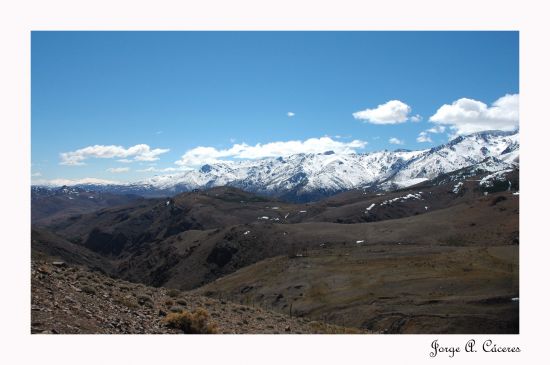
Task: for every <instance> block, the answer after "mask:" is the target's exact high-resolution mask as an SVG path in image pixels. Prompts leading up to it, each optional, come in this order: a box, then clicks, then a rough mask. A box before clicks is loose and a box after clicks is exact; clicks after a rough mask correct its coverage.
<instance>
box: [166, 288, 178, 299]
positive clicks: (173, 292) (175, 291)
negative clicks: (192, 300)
mask: <svg viewBox="0 0 550 365" xmlns="http://www.w3.org/2000/svg"><path fill="white" fill-rule="evenodd" d="M166 294H168V296H169V297H172V298H176V297H178V296H179V295H180V291H179V290H178V289H170V290H168V292H166Z"/></svg>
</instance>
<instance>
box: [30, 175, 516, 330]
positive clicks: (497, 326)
mask: <svg viewBox="0 0 550 365" xmlns="http://www.w3.org/2000/svg"><path fill="white" fill-rule="evenodd" d="M500 171H501V172H498V173H494V172H493V171H491V170H484V171H482V170H480V169H479V168H478V167H474V168H472V167H465V168H461V169H457V170H454V171H450V172H446V173H441V174H438V175H437V176H436V177H434V178H433V179H428V180H424V181H421V182H420V183H418V184H415V185H412V186H409V187H404V188H400V189H388V190H379V189H374V190H373V189H368V188H356V189H348V190H346V191H343V192H341V193H338V194H333V195H331V196H329V197H327V198H323V199H321V200H313V201H308V202H296V201H290V200H287V199H283V198H282V197H274V196H268V195H257V194H256V193H254V192H247V191H244V190H241V189H238V188H235V187H231V186H224V187H212V188H208V189H204V190H196V191H191V192H185V193H181V194H176V195H172V196H165V197H157V198H141V197H139V198H134V197H133V196H131V197H130V198H129V199H128V198H124V199H125V200H123V201H115V203H114V204H112V205H111V204H107V203H105V204H107V206H105V207H101V208H99V209H95V210H91V211H90V210H88V208H86V209H80V208H79V210H78V212H76V211H74V210H66V209H60V210H59V211H58V212H55V213H53V215H55V217H56V218H55V219H48V218H47V217H41V218H40V220H37V221H36V222H34V224H33V226H32V244H31V248H32V260H33V268H34V269H33V270H35V271H36V270H37V269H36V268H37V267H38V266H40V265H46V266H47V267H48V266H49V265H51V264H52V262H54V261H56V262H57V261H59V262H62V263H63V269H62V270H61V269H59V268H55V270H53V272H57V273H58V274H59V275H58V277H57V279H56V280H57V281H56V284H55V285H57V287H58V288H61V287H63V290H73V289H67V285H69V286H70V287H71V288H72V287H77V288H78V287H79V286H78V285H76V284H75V280H77V279H76V276H75V275H77V274H75V273H76V272H80V271H81V270H83V271H86V272H89V273H90V274H89V275H92V276H93V277H94V278H96V279H95V280H92V281H93V282H96V281H97V283H99V284H100V288H102V289H99V290H97V289H96V290H95V291H96V294H97V293H98V292H101V293H102V294H101V295H96V294H86V293H84V294H83V293H81V292H73V293H72V294H71V297H73V296H78V297H79V298H80V299H75V300H76V302H78V303H80V305H81V306H82V305H84V304H83V303H88V304H86V305H90V306H92V307H94V308H96V307H97V308H103V309H101V310H104V311H111V309H108V308H114V307H113V305H115V306H116V303H115V304H113V302H112V301H113V300H114V299H113V295H114V294H115V292H113V291H112V290H109V288H107V287H106V286H105V285H104V284H101V283H104V282H113V281H116V282H119V281H124V282H126V283H128V284H121V285H125V286H128V285H130V286H132V287H135V288H139V290H138V289H136V290H138V291H139V292H140V293H141V292H144V291H145V292H148V293H149V294H148V295H149V296H150V297H153V298H154V299H152V300H151V301H152V302H153V304H152V308H153V309H151V308H150V307H146V308H142V307H143V305H142V304H139V303H138V305H137V307H135V308H134V309H136V308H137V309H136V311H137V312H138V313H139V315H140V316H145V317H147V318H148V319H147V320H146V321H147V323H149V325H148V326H149V327H147V326H141V327H139V326H138V325H135V323H134V322H132V323H134V324H132V325H130V324H127V325H125V326H126V327H120V328H123V329H122V330H120V331H118V332H117V330H115V328H114V327H110V326H108V325H105V323H103V322H102V319H101V318H103V319H105V318H106V317H107V316H99V318H95V317H94V318H92V319H90V321H91V322H90V321H89V322H86V324H82V325H80V326H79V325H78V324H74V323H73V324H70V326H73V327H74V326H76V328H78V330H76V329H74V328H73V329H71V327H68V326H64V327H63V326H61V327H59V326H58V327H56V329H55V330H56V331H57V332H61V333H93V332H95V331H99V332H101V333H104V332H108V333H166V332H170V331H172V332H178V331H174V330H173V329H170V328H169V327H167V326H166V324H163V323H165V322H163V318H164V317H163V316H162V315H159V313H161V314H162V313H164V315H166V313H168V312H170V306H168V307H167V306H166V305H165V304H162V303H163V302H164V301H167V300H168V301H169V299H167V298H166V293H167V291H169V290H174V291H177V292H178V293H182V294H181V295H183V296H186V297H189V298H199V299H197V300H198V304H197V305H196V306H193V308H199V307H204V303H215V304H212V306H214V307H216V308H217V309H216V311H215V312H214V313H216V316H217V317H216V318H212V320H213V321H214V322H215V323H217V326H218V327H219V328H222V329H223V330H222V331H221V332H223V333H275V332H277V333H288V332H289V331H291V332H292V333H294V328H300V329H299V330H296V332H300V333H327V332H329V333H354V332H357V333H518V331H519V169H518V168H517V167H516V168H509V169H505V170H500ZM80 189H83V191H88V194H93V193H91V192H92V191H93V190H86V188H85V187H81V188H80ZM61 193H62V192H59V194H57V193H56V194H53V196H55V199H60V198H59V195H62V194H61ZM48 194H51V192H50V193H48ZM73 194H74V193H73ZM79 194H82V195H85V193H83V192H79ZM109 194H113V195H116V194H117V193H116V192H112V193H109ZM41 199H42V200H36V199H33V209H35V204H38V203H37V202H40V203H39V204H44V203H43V201H47V199H48V198H47V197H43V198H41ZM50 199H53V198H50ZM54 205H55V204H54ZM65 265H67V266H65ZM50 271H52V270H50ZM33 272H34V271H33ZM69 274H70V275H69ZM86 275H88V274H86ZM50 279H51V275H38V274H37V275H36V276H35V277H33V288H32V289H33V303H34V304H35V305H36V306H39V307H40V306H46V308H49V306H50V305H51V304H52V303H45V302H44V301H48V300H51V299H47V298H48V297H47V296H44V295H43V293H44V290H46V289H45V287H46V286H47V285H50V286H51V285H52V283H51V282H48V280H50ZM90 280H91V279H90ZM90 280H87V281H88V282H89V281H90ZM79 285H80V284H79ZM94 285H95V284H94ZM107 286H108V285H107ZM104 289H105V290H107V291H106V292H103V291H102V290H104ZM48 290H49V291H52V289H51V287H50V289H47V291H48ZM59 290H61V289H59ZM131 292H132V290H130V292H129V295H132V294H131ZM54 293H55V291H54ZM53 295H54V296H55V294H53ZM136 295H138V294H136ZM132 297H135V295H133V296H132ZM107 302H108V303H107ZM57 303H58V307H59V306H61V308H60V309H59V308H58V307H55V308H58V309H55V308H53V309H52V308H49V309H50V310H54V311H58V310H62V311H63V306H65V305H69V303H65V304H59V302H57ZM102 303H103V304H102ZM106 303H107V304H106ZM222 303H223V304H222ZM84 306H85V305H84ZM233 306H236V307H237V308H238V307H239V306H242V307H243V308H247V309H244V310H245V311H247V310H256V309H257V310H260V311H263V312H262V313H264V314H262V316H263V317H264V318H269V320H266V321H264V322H266V323H267V322H269V323H271V324H269V325H270V326H271V327H267V325H265V326H262V325H261V324H258V323H256V322H258V321H254V323H255V324H254V325H253V326H247V325H246V324H244V323H243V322H242V320H235V319H234V318H233V319H231V318H232V317H231V318H230V317H229V316H228V317H227V318H226V317H225V314H223V313H222V312H221V308H233ZM117 308H118V307H117ZM65 309H67V308H65ZM138 309H139V310H138ZM207 309H208V308H207ZM67 310H69V311H71V309H67ZM88 310H90V309H88ZM117 310H118V309H117ZM182 310H184V308H183V309H182ZM189 310H191V309H189ZM144 311H145V312H144ZM36 312H37V313H35V312H33V322H34V321H35V318H34V317H36V322H38V323H43V319H42V317H40V316H39V315H38V314H39V313H38V312H40V311H38V310H37V311H36ZM124 313H126V314H125V316H129V317H128V318H129V319H128V321H134V320H135V318H134V319H132V320H131V318H132V313H128V312H124ZM211 314H213V313H211ZM59 315H61V314H59ZM136 315H137V314H136ZM55 316H57V314H56V315H55ZM145 317H144V318H145ZM70 318H71V317H70V316H64V315H63V316H62V318H61V319H59V321H61V322H63V321H67V324H69V323H68V321H70V320H71V319H70ZM273 318H275V319H277V318H283V319H284V321H283V320H281V321H283V322H284V323H287V322H288V323H290V322H292V323H294V324H292V325H290V324H285V326H283V327H281V326H275V325H274V324H273V323H274V322H272V321H271V320H272V319H273ZM275 319H273V320H275ZM144 320H145V319H144ZM247 321H248V323H251V322H252V320H250V318H249V319H247ZM285 321H286V322H285ZM296 321H298V322H296ZM259 322H262V321H261V320H260V321H259ZM310 322H313V323H314V325H313V327H311V326H310V325H309V324H308V323H310ZM128 323H129V322H128ZM238 323H241V324H238ZM281 323H282V322H281ZM296 323H298V324H296ZM105 326H107V327H105ZM151 326H152V327H151ZM288 326H290V328H292V330H288V331H285V329H286V328H287V327H288ZM300 326H301V327H300ZM304 326H305V327H304ZM331 326H332V327H331ZM46 327H47V326H42V327H40V328H39V326H37V327H36V328H37V329H36V331H35V332H36V333H39V332H41V331H50V330H51V329H48V328H46ZM252 327H253V328H252ZM306 327H307V328H306ZM100 328H101V329H100ZM120 328H119V329H120Z"/></svg>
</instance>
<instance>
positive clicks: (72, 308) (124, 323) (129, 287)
mask: <svg viewBox="0 0 550 365" xmlns="http://www.w3.org/2000/svg"><path fill="white" fill-rule="evenodd" d="M31 291H32V303H31V333H42V334H57V333H73V334H83V333H90V334H98V333H104V334H105V333H113V334H114V333H124V334H139V333H142V334H145V333H146V334H162V333H172V334H175V333H184V332H183V331H182V330H180V329H176V328H171V326H170V324H169V323H170V322H169V321H167V318H169V316H170V313H182V312H190V313H193V312H194V311H196V310H197V309H198V308H202V309H204V313H206V318H207V321H208V323H209V324H210V325H211V326H212V328H215V333H222V334H223V333H228V334H230V333H249V334H250V333H271V334H273V333H287V334H288V333H365V332H364V331H360V330H357V329H352V328H343V327H339V326H334V325H329V324H325V323H322V322H315V321H309V320H307V319H305V318H294V317H289V316H286V315H283V314H280V313H276V312H272V311H269V310H265V309H262V308H254V307H250V306H244V305H240V304H237V303H232V302H228V301H225V300H218V299H212V298H207V297H203V296H200V295H196V294H191V293H183V292H179V291H177V290H168V289H165V288H152V287H147V286H144V285H141V284H135V283H129V282H125V281H121V280H115V279H112V278H108V277H106V276H103V275H101V274H99V273H97V272H91V271H89V270H87V269H85V268H82V267H78V266H67V265H66V264H65V263H63V262H58V261H51V260H50V259H47V258H45V257H43V258H41V259H38V260H33V262H32V265H31ZM202 309H201V310H202Z"/></svg>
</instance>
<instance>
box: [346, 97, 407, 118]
mask: <svg viewBox="0 0 550 365" xmlns="http://www.w3.org/2000/svg"><path fill="white" fill-rule="evenodd" d="M410 112H411V107H410V106H408V105H407V104H405V103H403V102H402V101H399V100H390V101H388V102H387V103H385V104H380V105H378V106H377V107H376V108H374V109H365V110H361V111H358V112H355V113H353V117H354V118H355V119H360V120H363V121H365V122H369V123H372V124H397V123H404V122H406V121H407V119H408V118H409V113H410Z"/></svg>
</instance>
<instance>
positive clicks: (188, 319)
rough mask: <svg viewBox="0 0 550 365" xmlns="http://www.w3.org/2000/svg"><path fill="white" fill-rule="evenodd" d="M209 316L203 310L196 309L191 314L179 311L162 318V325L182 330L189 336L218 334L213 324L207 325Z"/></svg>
mask: <svg viewBox="0 0 550 365" xmlns="http://www.w3.org/2000/svg"><path fill="white" fill-rule="evenodd" d="M209 319H210V315H209V314H208V311H207V310H206V309H204V308H197V309H195V310H194V311H193V312H189V311H181V312H179V313H169V314H168V315H167V316H166V317H165V318H164V320H163V321H164V323H165V324H166V326H168V327H170V328H175V329H179V330H182V331H183V332H184V333H190V334H213V333H218V329H217V326H216V324H215V323H209Z"/></svg>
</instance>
